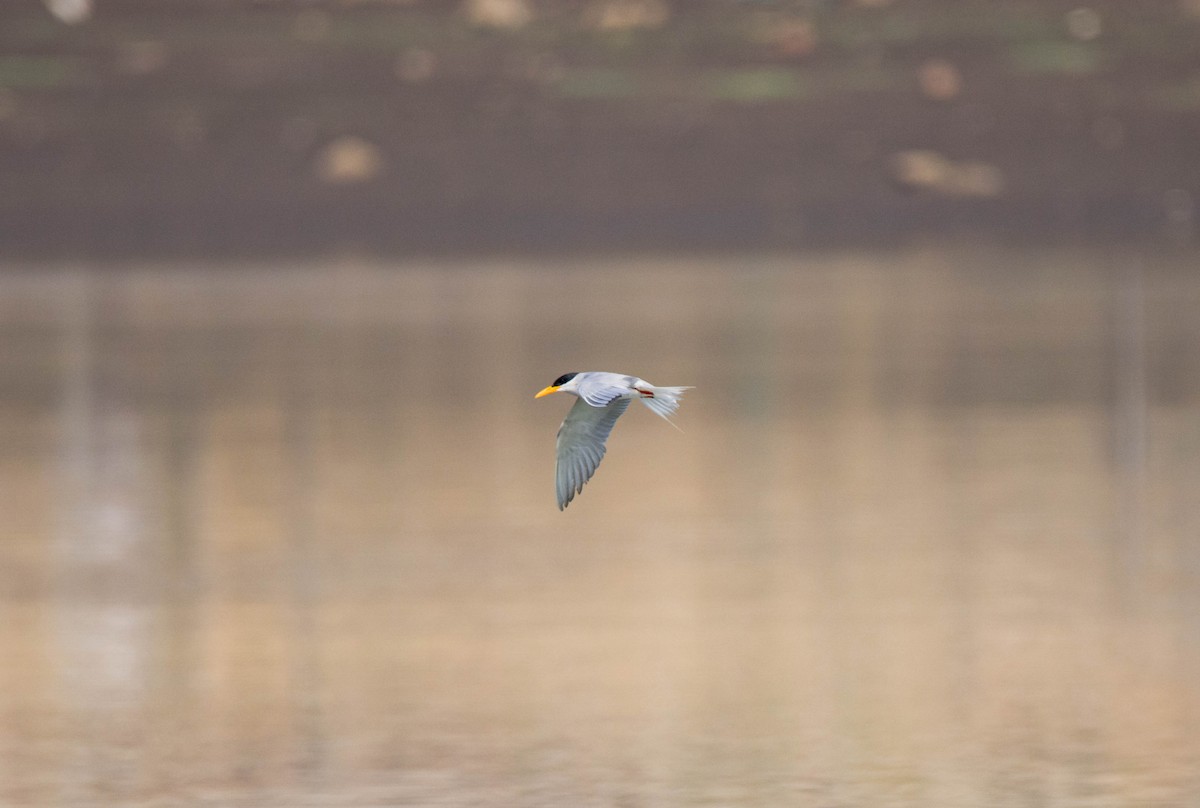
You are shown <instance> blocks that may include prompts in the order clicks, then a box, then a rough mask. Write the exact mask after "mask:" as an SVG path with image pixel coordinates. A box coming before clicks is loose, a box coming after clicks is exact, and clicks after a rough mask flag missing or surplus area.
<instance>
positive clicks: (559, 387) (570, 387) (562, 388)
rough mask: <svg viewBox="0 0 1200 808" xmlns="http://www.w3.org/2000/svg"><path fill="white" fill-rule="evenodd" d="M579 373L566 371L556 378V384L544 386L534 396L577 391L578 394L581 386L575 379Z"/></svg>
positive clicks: (539, 396)
mask: <svg viewBox="0 0 1200 808" xmlns="http://www.w3.org/2000/svg"><path fill="white" fill-rule="evenodd" d="M578 375H579V374H578V373H564V374H563V375H561V376H559V377H558V378H557V379H555V380H554V384H552V385H550V386H549V387H545V388H543V389H542V391H541V392H540V393H538V394H537V395H536V396H534V398H541V397H542V396H548V395H550V394H551V393H575V394H576V395H578V393H579V387H578V383H577V382H576V380H575V377H576V376H578Z"/></svg>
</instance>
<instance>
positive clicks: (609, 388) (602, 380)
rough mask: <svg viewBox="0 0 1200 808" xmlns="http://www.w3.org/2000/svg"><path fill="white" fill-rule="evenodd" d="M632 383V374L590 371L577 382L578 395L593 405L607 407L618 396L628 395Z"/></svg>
mask: <svg viewBox="0 0 1200 808" xmlns="http://www.w3.org/2000/svg"><path fill="white" fill-rule="evenodd" d="M632 384H633V377H632V376H622V375H621V374H620V373H595V372H592V373H588V374H587V376H586V378H584V379H583V380H581V381H580V382H578V386H579V397H580V398H581V399H582V400H584V401H586V402H587V403H588V404H591V405H592V406H593V407H607V406H608V405H609V404H611V403H612V402H613V400H615V399H617V398H618V397H620V396H629V394H630V393H631V392H632V387H631V386H632Z"/></svg>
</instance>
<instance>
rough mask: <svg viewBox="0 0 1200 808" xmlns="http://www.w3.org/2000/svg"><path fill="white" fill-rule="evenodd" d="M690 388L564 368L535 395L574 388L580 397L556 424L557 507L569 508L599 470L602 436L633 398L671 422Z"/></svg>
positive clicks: (609, 429)
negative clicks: (559, 424) (573, 371)
mask: <svg viewBox="0 0 1200 808" xmlns="http://www.w3.org/2000/svg"><path fill="white" fill-rule="evenodd" d="M691 389H692V388H691V387H655V386H654V385H652V384H650V382H648V381H646V380H645V379H639V378H638V377H637V376H626V375H625V374H624V373H602V372H599V371H584V372H583V373H564V374H563V375H561V376H559V377H558V378H557V379H555V380H554V384H552V385H550V386H549V387H547V388H545V389H543V390H542V391H541V392H540V393H538V394H537V395H536V396H534V398H541V397H542V396H548V395H550V394H551V393H570V394H571V395H573V396H577V397H578V398H579V400H578V401H576V402H575V406H573V407H571V411H570V412H568V413H567V417H566V418H565V419H564V420H563V422H562V426H560V427H559V428H558V444H557V455H558V462H557V464H556V466H555V471H554V477H555V488H556V490H557V493H558V509H559V510H560V511H561V510H562V509H564V508H566V507H567V505H568V504H570V502H571V500H572V499H574V498H575V495H576V494H578V493H579V492H580V491H582V490H583V484H584V483H586V482H587V481H588V480H590V479H591V478H592V475H593V474H595V473H596V469H597V467H599V465H600V461H601V460H603V459H604V452H605V449H604V442H605V441H607V440H608V435H609V433H610V432H612V428H613V424H615V423H616V422H617V419H618V418H620V417H621V414H622V413H623V412H625V409H626V408H627V407H628V406H629V402H630V401H632V400H633V399H635V398H636V399H638V400H639V401H641V402H642V403H643V404H645V405H646V406H647V407H649V408H650V409H651V410H653V411H654V412H655V413H656V414H657V415H660V416H662V418H663V419H665V420H666V421H667V423H671V419H670V417H669V416H670V415H672V414H673V413H674V412H675V410H677V409H679V399H680V398H681V397H682V396H683V392H684V391H685V390H691ZM671 425H672V426H674V424H671Z"/></svg>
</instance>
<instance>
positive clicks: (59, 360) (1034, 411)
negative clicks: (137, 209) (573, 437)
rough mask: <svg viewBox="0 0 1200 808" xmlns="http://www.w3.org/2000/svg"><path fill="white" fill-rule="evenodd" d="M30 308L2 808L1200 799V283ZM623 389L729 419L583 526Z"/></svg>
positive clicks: (1051, 265)
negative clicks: (609, 374) (563, 435)
mask: <svg viewBox="0 0 1200 808" xmlns="http://www.w3.org/2000/svg"><path fill="white" fill-rule="evenodd" d="M1014 267H1015V268H1014ZM184 270H187V271H184ZM0 287H2V288H0V292H2V294H0V315H2V320H0V322H2V323H3V329H4V340H3V341H2V342H0V437H2V439H3V444H2V445H3V453H2V454H0V498H2V500H0V509H2V511H0V512H2V513H3V514H4V520H3V532H4V535H3V542H2V544H0V553H2V559H0V561H2V562H3V563H2V564H0V598H2V600H0V604H2V607H3V610H4V614H5V619H4V620H3V621H0V653H2V654H3V658H4V659H5V664H4V665H3V666H0V801H3V802H5V803H7V804H14V805H60V804H61V805H73V804H122V803H135V804H160V803H162V804H173V803H175V802H177V801H185V802H195V801H199V802H205V801H207V802H212V803H217V804H280V805H284V804H286V805H296V804H331V803H332V804H337V803H344V804H412V805H418V804H420V805H430V804H446V805H471V804H511V805H593V804H594V805H681V806H682V805H698V804H714V805H783V804H788V805H790V804H800V805H805V804H812V805H875V806H882V805H925V804H946V805H1026V804H1029V805H1034V804H1038V805H1044V804H1052V805H1089V806H1095V805H1113V806H1118V805H1122V806H1123V805H1129V804H1138V805H1156V804H1157V805H1182V804H1189V801H1194V800H1195V795H1196V794H1200V775H1198V774H1197V772H1196V768H1195V765H1194V761H1195V760H1197V759H1200V731H1198V730H1197V729H1196V727H1197V726H1200V721H1198V719H1200V690H1198V689H1197V688H1196V686H1195V682H1197V681H1200V643H1198V641H1197V637H1198V636H1200V634H1198V633H1197V628H1198V626H1200V588H1198V583H1200V544H1198V541H1197V538H1196V537H1197V536H1200V500H1197V498H1196V495H1195V492H1196V491H1200V417H1198V416H1200V408H1198V404H1200V359H1198V357H1200V353H1198V352H1196V351H1195V346H1196V345H1197V344H1200V317H1197V316H1196V314H1195V312H1196V311H1198V310H1200V280H1198V279H1197V278H1196V276H1195V275H1194V273H1193V272H1190V271H1189V269H1188V265H1187V262H1186V261H1184V260H1182V259H1180V260H1178V262H1177V264H1176V263H1173V262H1171V261H1165V260H1164V261H1146V260H1144V259H1137V260H1135V259H1134V258H1128V259H1125V258H1121V257H1117V256H1113V255H1095V254H1086V255H1085V254H1073V253H1053V252H1011V251H1007V252H1006V251H996V252H994V253H984V254H980V253H977V252H969V253H967V252H954V251H928V252H921V251H914V252H912V253H909V254H906V255H902V256H896V255H893V254H888V255H883V254H878V255H876V254H861V255H847V254H833V255H827V256H806V257H804V258H773V259H765V258H761V257H737V258H723V259H703V260H685V259H677V260H666V259H663V260H646V261H641V262H635V263H622V262H605V261H595V262H589V263H587V265H584V266H572V267H560V266H555V265H551V264H541V265H533V266H525V265H515V264H514V265H507V264H497V263H489V264H486V265H479V266H463V265H452V266H409V267H404V268H400V269H395V268H391V267H382V266H373V265H367V264H355V263H350V264H345V265H332V266H325V265H321V266H311V267H307V268H301V269H294V268H289V269H287V270H283V269H276V268H271V267H263V268H256V267H243V268H240V269H236V270H235V269H229V268H221V269H205V268H203V267H187V268H178V267H175V268H169V269H161V270H160V269H157V268H149V267H138V268H126V269H111V268H110V269H106V270H104V271H101V272H97V273H85V272H80V271H74V270H70V269H62V270H59V269H45V268H41V269H39V270H38V271H36V272H29V273H19V272H10V273H8V274H7V275H5V276H3V277H2V278H0ZM585 301H586V304H587V305H586V306H581V303H582V302H585ZM584 368H595V369H602V368H615V369H626V370H630V371H632V372H636V373H638V374H640V375H644V376H648V377H649V378H652V379H655V380H660V379H661V380H662V383H664V384H695V385H697V386H698V389H697V391H696V394H695V395H694V396H691V397H690V398H689V400H688V401H687V402H686V406H685V408H684V409H683V410H682V411H681V413H680V418H679V422H680V424H681V426H682V427H683V428H684V430H685V434H683V435H680V434H679V433H677V432H675V431H674V430H671V429H666V428H663V425H662V423H661V422H659V421H658V420H657V419H655V418H653V417H638V416H646V415H648V414H646V413H640V412H633V413H631V415H630V416H627V420H626V421H625V422H623V423H622V429H621V430H618V431H617V433H615V434H614V436H613V439H612V441H613V442H612V445H611V448H612V450H613V451H612V452H611V454H610V456H609V458H608V459H607V460H606V461H605V466H604V468H603V469H602V473H601V474H599V475H598V476H597V477H596V478H595V480H594V481H593V482H592V483H591V484H590V485H589V486H588V488H587V490H586V491H585V493H584V495H583V496H582V497H581V498H580V500H579V501H578V502H577V503H576V504H575V505H573V506H572V508H571V509H570V510H569V511H567V512H566V513H564V514H560V513H559V512H558V511H557V510H556V508H555V507H554V494H553V482H552V480H553V440H554V430H555V428H556V427H557V424H558V421H559V420H560V419H561V417H562V414H563V412H562V410H563V407H562V406H554V405H547V402H544V401H539V402H534V401H533V400H532V394H533V392H535V391H536V390H537V389H539V388H540V387H541V386H543V385H544V383H545V380H546V378H548V377H551V376H553V375H556V374H558V373H560V372H563V371H565V370H571V369H584ZM556 403H557V404H562V403H561V402H556ZM543 405H547V406H543Z"/></svg>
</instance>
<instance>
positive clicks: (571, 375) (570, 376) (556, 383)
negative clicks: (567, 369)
mask: <svg viewBox="0 0 1200 808" xmlns="http://www.w3.org/2000/svg"><path fill="white" fill-rule="evenodd" d="M578 375H579V374H578V373H564V374H563V375H561V376H559V377H558V378H557V379H555V380H554V384H552V385H550V386H551V387H562V386H563V385H564V384H566V383H567V382H569V381H571V379H574V378H575V377H576V376H578Z"/></svg>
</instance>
